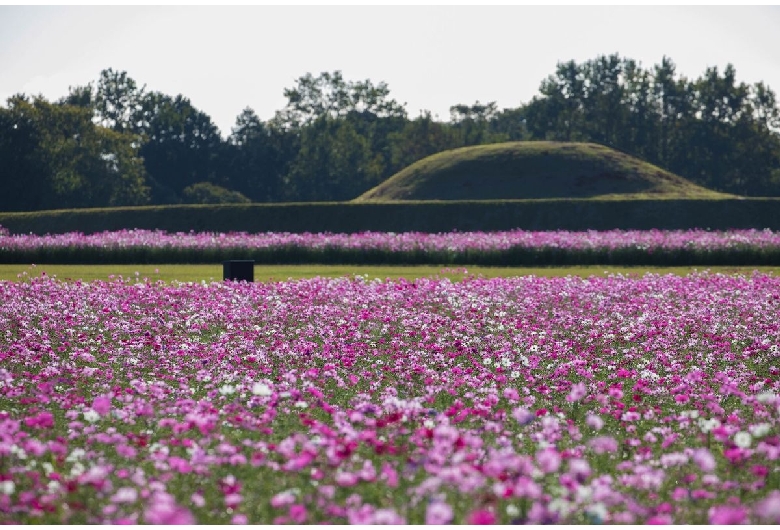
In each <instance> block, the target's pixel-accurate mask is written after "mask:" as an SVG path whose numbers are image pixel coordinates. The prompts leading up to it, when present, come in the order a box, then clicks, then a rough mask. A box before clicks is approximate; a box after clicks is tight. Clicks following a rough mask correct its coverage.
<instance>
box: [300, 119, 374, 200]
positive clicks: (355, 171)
mask: <svg viewBox="0 0 780 530" xmlns="http://www.w3.org/2000/svg"><path fill="white" fill-rule="evenodd" d="M380 173H381V167H379V164H378V163H377V160H376V158H375V157H374V156H373V155H372V153H371V149H370V145H369V143H368V140H367V139H366V138H365V137H363V136H360V135H359V134H358V133H357V131H355V128H354V126H353V125H352V124H351V123H350V122H349V121H347V120H344V119H336V118H332V117H330V116H321V117H320V118H318V119H317V120H315V121H314V122H313V123H311V124H310V125H309V126H307V127H306V128H304V129H303V130H302V132H301V148H300V150H299V152H298V154H297V156H296V157H295V159H294V161H293V163H292V165H291V167H290V173H289V175H288V178H287V183H286V184H287V187H288V189H287V192H288V196H290V197H291V198H294V200H299V201H346V200H351V199H354V198H355V197H357V196H358V195H360V194H362V193H363V192H365V191H367V190H368V189H370V188H371V187H372V186H373V185H374V184H375V183H377V181H378V180H379V179H378V175H379V174H380Z"/></svg>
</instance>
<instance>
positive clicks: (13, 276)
mask: <svg viewBox="0 0 780 530" xmlns="http://www.w3.org/2000/svg"><path fill="white" fill-rule="evenodd" d="M704 270H709V271H711V272H717V273H724V274H735V273H742V274H750V273H752V272H753V271H755V270H757V271H761V272H763V273H767V274H779V273H780V267H769V266H756V267H728V266H713V267H617V266H609V265H607V266H604V265H593V266H579V267H447V266H444V265H425V266H372V265H255V281H256V282H268V281H284V280H288V279H294V280H297V279H302V278H314V277H317V276H320V277H331V278H333V277H340V276H352V275H367V276H368V277H369V278H370V279H374V278H379V279H383V280H384V279H388V278H390V279H399V278H405V279H407V280H413V279H415V278H424V277H431V276H440V277H444V278H450V279H452V280H460V279H463V278H465V277H466V276H471V275H473V276H483V277H485V278H507V277H512V276H530V275H533V276H539V277H556V276H558V277H560V276H580V277H583V278H586V277H589V276H606V275H609V274H624V275H637V276H642V275H644V274H646V273H653V274H675V275H678V276H685V275H687V274H690V273H692V272H696V271H704ZM44 273H45V274H46V275H47V276H56V277H57V278H58V279H61V280H74V281H75V280H83V281H92V280H104V281H107V280H110V279H112V277H113V278H119V277H120V276H121V277H122V278H125V279H127V278H131V279H132V278H138V279H144V278H147V279H149V280H151V281H158V280H162V281H165V282H171V281H180V282H201V281H205V282H210V281H222V265H170V264H164V265H35V266H31V265H8V264H0V280H5V281H20V280H25V279H29V278H31V277H39V276H41V275H42V274H44Z"/></svg>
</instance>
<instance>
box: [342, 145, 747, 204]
mask: <svg viewBox="0 0 780 530" xmlns="http://www.w3.org/2000/svg"><path fill="white" fill-rule="evenodd" d="M730 197H731V198H733V196H732V195H727V194H723V193H718V192H715V191H712V190H708V189H706V188H703V187H701V186H697V185H696V184H693V183H692V182H690V181H688V180H686V179H684V178H682V177H680V176H678V175H675V174H673V173H669V172H668V171H664V170H663V169H661V168H659V167H657V166H654V165H652V164H650V163H647V162H644V161H642V160H639V159H637V158H634V157H632V156H630V155H627V154H625V153H621V152H619V151H615V150H614V149H610V148H608V147H604V146H602V145H597V144H590V143H567V142H507V143H501V144H491V145H477V146H471V147H462V148H460V149H453V150H450V151H443V152H441V153H437V154H435V155H432V156H429V157H427V158H424V159H423V160H420V161H418V162H416V163H414V164H412V165H411V166H409V167H407V168H405V169H403V170H401V171H399V172H398V173H396V174H395V175H393V176H392V177H390V178H389V179H387V180H386V181H384V182H383V183H381V184H380V185H378V186H376V187H375V188H372V189H371V190H369V191H367V192H366V193H364V194H363V195H361V196H360V197H358V198H357V199H355V200H354V202H386V201H415V200H501V199H504V200H506V199H550V198H583V199H587V198H594V199H596V198H597V199H719V198H730Z"/></svg>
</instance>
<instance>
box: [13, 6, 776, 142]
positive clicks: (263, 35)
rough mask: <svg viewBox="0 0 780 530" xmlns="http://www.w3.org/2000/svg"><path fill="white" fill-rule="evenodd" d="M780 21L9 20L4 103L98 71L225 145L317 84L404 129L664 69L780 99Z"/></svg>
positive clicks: (103, 10)
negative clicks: (378, 90) (602, 73)
mask: <svg viewBox="0 0 780 530" xmlns="http://www.w3.org/2000/svg"><path fill="white" fill-rule="evenodd" d="M778 43H780V7H778V6H759V7H725V6H724V7H721V6H694V7H670V6H648V7H639V6H606V7H586V6H583V7H572V6H551V7H537V6H523V5H520V6H501V7H475V6H429V7H410V6H385V7H380V6H342V7H332V6H331V7H328V6H292V7H276V6H267V5H266V6H243V7H206V6H196V7H144V6H126V7H118V6H116V7H115V6H83V7H72V6H5V5H2V6H0V102H2V105H5V101H6V99H7V98H8V97H9V96H11V95H13V94H16V93H19V92H24V93H27V94H38V93H40V94H43V95H44V96H45V97H47V98H48V99H51V100H55V99H58V98H60V97H62V96H65V95H66V94H67V93H68V87H69V86H71V85H72V86H76V85H84V84H87V83H89V82H91V81H96V80H97V79H98V77H99V75H100V71H101V70H102V69H104V68H109V67H110V68H113V69H115V70H120V71H121V70H125V71H127V72H128V74H129V75H130V76H131V77H132V78H134V79H135V80H136V81H137V82H138V83H139V85H144V84H146V86H147V89H149V90H156V91H161V92H164V93H167V94H171V95H176V94H179V93H181V94H183V95H184V96H186V97H189V98H190V99H191V101H192V103H193V105H195V106H196V107H197V108H199V109H201V110H202V111H204V112H206V113H207V114H209V115H210V116H211V117H212V119H213V120H214V122H215V123H216V124H217V126H218V127H219V128H220V131H221V132H222V134H223V136H227V135H228V134H229V133H230V129H231V127H232V126H233V125H234V123H235V119H236V116H238V114H239V113H240V112H241V110H242V109H244V108H245V107H251V108H253V109H254V110H255V111H256V112H257V114H258V115H259V116H260V118H261V119H263V120H267V119H269V118H271V117H272V116H273V114H274V112H275V111H276V110H279V109H281V108H283V107H284V104H285V98H284V96H283V93H282V91H283V89H284V88H285V87H292V86H295V80H296V79H297V78H299V77H300V76H302V75H304V74H306V73H307V72H311V73H312V74H315V75H316V74H319V73H320V72H323V71H333V70H341V71H342V72H343V74H344V77H345V78H346V79H347V80H351V81H357V80H364V79H371V81H373V82H374V83H375V84H376V83H379V82H380V81H384V82H386V83H387V84H388V86H389V88H390V94H391V96H392V97H393V98H394V99H396V100H397V101H399V102H400V103H402V104H403V103H406V109H407V112H408V113H409V116H410V117H415V116H417V115H418V114H419V112H420V110H422V109H426V110H430V111H431V112H433V113H434V114H435V115H438V116H439V119H442V120H444V119H448V118H449V107H450V106H451V105H455V104H458V103H466V104H472V103H474V102H475V101H477V100H479V101H481V102H483V103H484V102H488V101H496V102H497V103H498V107H499V108H508V107H517V106H519V105H520V104H521V103H525V102H527V101H529V100H530V99H531V98H532V97H533V96H534V95H535V94H537V93H538V89H539V84H540V82H541V81H542V80H543V79H544V78H545V77H546V76H548V75H550V74H551V73H553V71H554V70H555V66H556V63H557V62H559V61H568V60H570V59H574V60H576V61H577V62H583V61H586V60H589V59H593V58H595V57H596V56H598V55H601V54H610V53H616V52H617V53H619V54H620V55H621V56H623V57H629V58H632V59H635V60H637V61H639V62H641V63H642V65H643V66H645V67H650V66H652V65H654V64H657V63H659V62H660V61H661V58H662V57H663V56H664V55H667V56H669V57H671V58H672V60H673V61H674V62H675V63H676V65H677V69H678V72H679V73H681V74H683V75H685V76H687V77H690V78H693V77H698V76H699V75H701V74H702V73H703V72H704V70H705V68H707V67H708V66H718V67H719V68H720V69H722V68H724V67H725V66H726V64H727V63H732V64H733V65H734V66H735V67H736V70H737V77H738V80H739V81H744V82H747V83H754V82H757V81H764V82H765V83H767V84H768V85H769V86H770V87H771V88H772V89H773V90H775V92H780V44H778Z"/></svg>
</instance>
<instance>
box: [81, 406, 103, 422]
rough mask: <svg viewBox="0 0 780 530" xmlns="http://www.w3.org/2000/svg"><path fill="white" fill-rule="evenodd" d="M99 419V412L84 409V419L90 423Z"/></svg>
mask: <svg viewBox="0 0 780 530" xmlns="http://www.w3.org/2000/svg"><path fill="white" fill-rule="evenodd" d="M99 419H100V414H98V413H97V412H95V411H94V410H92V409H89V410H86V411H84V420H85V421H88V422H90V423H95V422H96V421H98V420H99Z"/></svg>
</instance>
